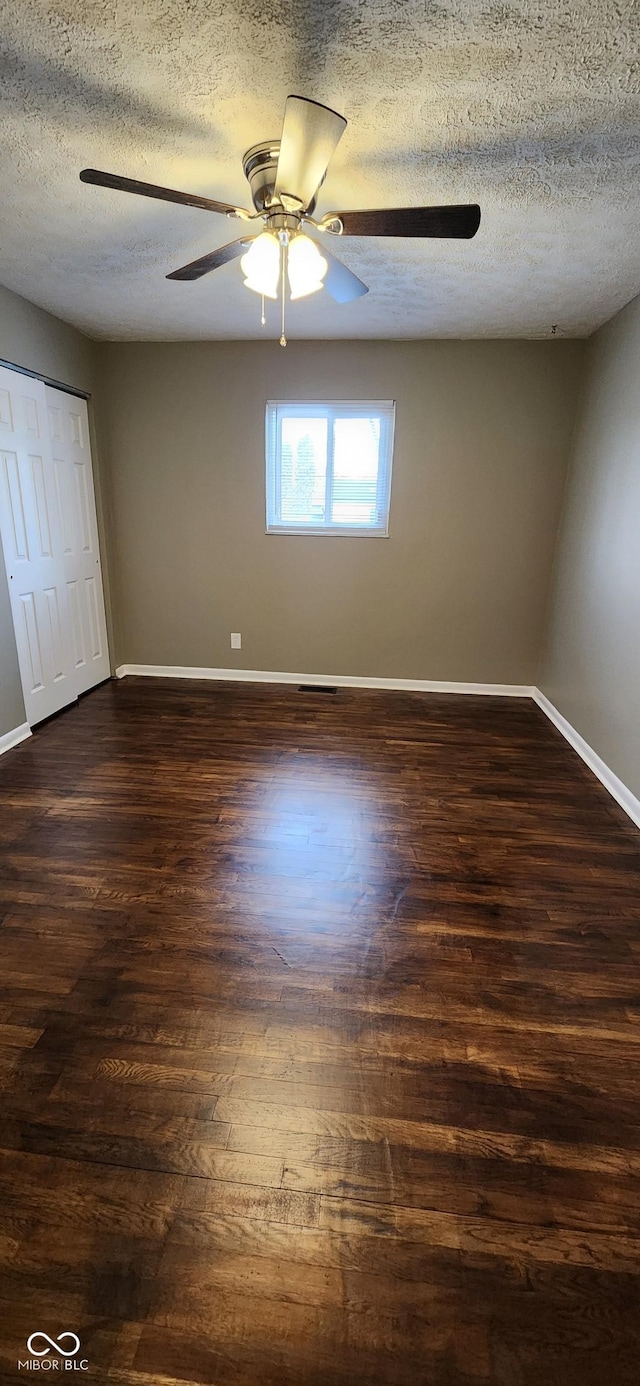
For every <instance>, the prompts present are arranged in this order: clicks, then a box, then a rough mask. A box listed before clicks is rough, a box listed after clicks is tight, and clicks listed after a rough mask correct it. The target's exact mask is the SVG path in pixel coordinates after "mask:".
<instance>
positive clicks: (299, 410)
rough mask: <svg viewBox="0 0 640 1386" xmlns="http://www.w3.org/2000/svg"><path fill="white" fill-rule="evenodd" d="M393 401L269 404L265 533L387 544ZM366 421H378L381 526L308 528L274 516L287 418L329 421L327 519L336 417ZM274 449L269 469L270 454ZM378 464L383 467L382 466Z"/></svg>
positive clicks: (277, 507)
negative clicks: (371, 540)
mask: <svg viewBox="0 0 640 1386" xmlns="http://www.w3.org/2000/svg"><path fill="white" fill-rule="evenodd" d="M395 413H396V406H395V400H392V399H369V400H363V399H359V400H347V399H337V400H306V401H305V400H287V399H270V400H267V408H266V417H265V449H266V453H265V457H266V461H265V474H266V506H267V509H266V531H265V532H266V533H267V534H299V535H302V534H304V535H307V536H310V535H317V536H318V538H322V537H325V536H330V537H332V538H335V537H336V536H337V535H343V536H344V537H345V538H363V539H364V538H367V539H388V537H389V508H390V503H391V473H392V470H393V439H394V429H395ZM359 415H360V416H361V417H363V418H367V419H370V418H372V417H376V416H377V415H379V416H380V450H379V459H380V460H379V465H378V491H377V497H376V503H377V511H378V515H380V516H382V517H383V518H382V523H381V524H378V525H375V526H373V525H336V524H333V525H331V524H329V525H327V524H325V523H324V522H323V523H322V524H314V523H310V524H306V525H292V524H290V523H286V522H283V521H282V520H279V519H278V518H277V517H278V515H279V513H280V500H279V492H280V479H281V474H282V457H281V447H282V429H281V427H280V420H281V418H282V417H283V416H285V417H287V418H303V419H326V420H327V472H326V491H325V514H330V513H331V512H330V508H329V505H330V496H331V486H332V481H333V424H334V422H335V420H336V419H340V418H349V419H352V418H357V417H358V416H359ZM272 449H273V465H271V450H272ZM380 462H382V465H380Z"/></svg>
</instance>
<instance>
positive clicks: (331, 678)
mask: <svg viewBox="0 0 640 1386" xmlns="http://www.w3.org/2000/svg"><path fill="white" fill-rule="evenodd" d="M128 674H138V675H143V676H144V677H149V678H162V679H220V680H224V681H225V682H226V681H230V682H232V683H315V684H321V685H322V686H323V687H336V688H387V689H391V690H396V691H398V692H405V693H475V694H477V695H482V696H489V697H494V698H495V697H498V698H530V697H531V696H532V694H533V689H532V688H531V687H530V686H526V685H524V684H519V683H449V682H446V681H444V680H442V679H370V678H358V677H357V675H352V674H289V673H275V672H274V671H273V670H272V669H203V668H198V667H196V666H193V667H191V666H188V665H179V664H120V665H119V667H118V668H117V669H116V678H118V679H123V678H126V677H127V675H128Z"/></svg>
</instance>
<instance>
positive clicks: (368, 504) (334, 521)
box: [266, 400, 395, 534]
mask: <svg viewBox="0 0 640 1386" xmlns="http://www.w3.org/2000/svg"><path fill="white" fill-rule="evenodd" d="M394 418H395V404H394V402H393V400H355V401H348V400H339V401H332V402H322V403H318V402H315V401H314V402H312V403H303V402H300V401H285V400H269V402H268V404H267V419H266V451H267V532H268V533H280V534H283V533H284V534H309V533H314V534H388V526H389V498H390V492H391V462H392V455H393V427H394Z"/></svg>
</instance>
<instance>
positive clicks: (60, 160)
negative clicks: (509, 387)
mask: <svg viewBox="0 0 640 1386" xmlns="http://www.w3.org/2000/svg"><path fill="white" fill-rule="evenodd" d="M1 42H2V58H1V65H2V71H1V72H0V113H1V121H2V124H1V135H0V143H1V148H2V153H1V157H2V167H1V176H2V197H1V199H0V280H1V281H2V282H4V283H5V284H6V285H8V287H9V288H11V289H15V290H17V292H18V293H21V294H24V295H25V296H26V297H27V298H29V299H32V300H33V301H34V302H36V303H38V304H41V305H42V306H43V307H45V308H47V309H49V310H51V311H52V312H54V313H57V314H58V315H59V316H61V317H63V318H66V319H67V320H68V321H71V322H73V323H75V324H77V325H78V326H79V327H81V328H84V329H85V330H86V331H87V332H89V333H90V334H92V335H95V336H99V337H107V338H131V337H133V338H142V337H148V338H197V337H203V338H216V337H223V338H225V337H259V336H260V335H261V329H260V325H259V300H258V299H257V298H256V296H255V295H254V294H251V293H250V292H249V291H248V290H246V289H244V287H243V285H242V279H241V272H240V269H239V266H238V264H237V263H236V264H235V265H227V266H225V267H224V268H223V269H221V270H218V271H217V272H216V273H215V274H212V275H211V276H209V277H208V278H206V279H202V280H200V281H199V282H196V283H167V282H166V281H165V278H164V276H165V274H166V273H167V272H168V271H170V270H172V269H175V268H177V267H178V266H180V265H182V264H184V263H185V262H186V261H188V260H191V259H193V258H194V257H195V256H197V255H201V254H203V253H204V252H205V251H207V250H210V249H211V248H212V247H214V246H216V245H220V244H223V243H224V242H225V241H227V240H231V239H233V238H234V236H235V234H236V232H237V229H239V227H238V223H234V222H229V221H227V220H225V219H224V218H222V217H217V216H214V215H212V214H210V213H206V212H202V211H198V210H194V209H186V208H180V207H176V206H170V205H162V204H161V203H155V202H150V201H147V200H145V199H137V198H133V197H130V196H127V195H125V194H122V193H116V192H110V191H106V190H103V189H98V188H91V187H86V186H84V185H83V184H81V183H80V182H79V181H78V171H79V169H80V168H82V167H83V166H85V165H93V166H94V167H98V168H104V169H108V170H111V171H113V172H117V173H121V174H125V175H128V176H130V177H134V178H141V179H145V180H147V181H152V182H158V183H164V184H167V185H169V186H173V187H178V188H184V189H188V190H189V191H194V192H200V193H204V194H208V195H210V196H217V197H222V198H224V199H225V200H228V201H231V202H244V203H246V202H247V200H248V187H247V185H246V183H245V181H244V177H243V174H242V167H241V162H240V160H241V155H242V153H243V151H244V150H245V149H246V148H247V147H248V146H249V145H251V144H253V143H255V142H256V141H258V140H260V139H264V138H274V137H275V138H277V137H278V135H279V133H280V126H281V119H282V108H283V104H284V99H285V97H286V95H287V93H288V92H290V91H295V92H299V93H301V94H302V95H306V96H310V97H313V98H315V99H316V100H319V101H322V102H325V103H326V104H327V105H330V106H333V107H335V108H336V109H337V110H339V111H341V112H343V113H344V114H345V115H346V116H347V118H348V120H349V126H348V128H347V132H346V134H345V136H344V138H343V140H342V143H341V145H340V146H339V149H338V151H337V153H336V155H335V157H334V159H333V161H332V164H331V168H330V171H329V175H328V177H327V181H326V183H325V186H324V188H323V189H322V194H321V198H320V201H319V206H318V211H319V213H322V212H324V211H326V210H328V209H329V208H340V207H345V208H349V207H366V206H372V207H376V206H385V205H393V204H396V205H406V204H412V203H414V204H415V203H422V202H425V203H429V202H433V203H442V202H465V201H479V202H480V203H481V205H482V210H483V221H482V225H481V228H480V231H479V233H478V235H477V237H476V239H475V240H473V241H470V242H464V241H461V242H455V241H423V242H420V241H414V242H411V241H392V240H387V241H384V240H371V241H365V240H356V239H355V238H354V239H349V240H344V241H342V242H341V243H339V244H338V243H333V245H334V248H335V249H336V250H337V251H338V253H340V254H341V255H342V257H343V258H344V260H345V261H346V262H347V263H348V264H349V265H350V266H351V267H352V268H353V269H354V270H355V271H356V273H357V274H359V275H360V276H361V277H362V278H363V279H365V280H366V282H367V283H368V284H369V285H370V289H371V292H370V294H369V295H368V297H367V298H365V299H362V300H360V301H359V302H356V303H353V304H350V305H346V306H340V305H338V304H335V303H333V302H332V301H331V300H330V299H329V298H328V296H327V295H326V294H320V295H316V296H315V298H313V299H309V300H307V301H306V302H305V303H299V304H296V305H293V306H292V308H291V311H290V315H289V318H290V331H291V335H292V336H295V335H298V336H306V337H314V336H317V337H430V336H434V337H443V336H452V337H474V336H496V337H500V336H545V335H548V334H550V333H551V330H552V327H553V325H556V326H557V332H558V334H559V335H569V336H571V335H583V334H587V333H589V332H590V331H592V330H593V329H594V328H595V327H597V326H598V325H599V324H600V323H602V322H603V321H605V320H606V319H607V318H608V317H610V316H611V315H612V314H613V313H614V312H616V311H617V309H619V308H620V307H621V306H622V305H623V304H624V303H626V302H627V301H628V300H629V299H630V298H632V297H633V296H634V295H635V294H637V293H638V292H639V291H640V234H639V233H640V179H639V177H638V173H639V164H640V146H639V142H638V134H639V132H640V9H639V7H638V4H637V3H636V2H635V0H574V2H573V3H568V0H537V2H536V0H502V2H501V3H500V2H499V0H498V2H496V3H493V2H492V0H486V2H485V3H482V0H480V2H478V0H439V3H434V2H433V0H58V3H57V4H54V3H51V0H7V3H5V5H4V7H3V33H2V40H1ZM275 332H276V322H275V311H274V309H273V308H272V309H271V319H270V334H271V335H275Z"/></svg>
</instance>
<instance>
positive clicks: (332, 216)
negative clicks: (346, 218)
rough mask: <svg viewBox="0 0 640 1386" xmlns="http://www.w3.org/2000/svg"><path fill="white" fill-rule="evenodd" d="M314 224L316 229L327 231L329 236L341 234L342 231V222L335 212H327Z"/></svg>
mask: <svg viewBox="0 0 640 1386" xmlns="http://www.w3.org/2000/svg"><path fill="white" fill-rule="evenodd" d="M315 225H316V226H317V228H318V231H327V232H328V233H329V235H330V236H341V235H342V233H343V231H344V224H343V222H342V219H341V218H340V217H339V216H338V213H337V212H327V213H326V214H325V216H323V218H322V220H321V221H318V222H316V223H315Z"/></svg>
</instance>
